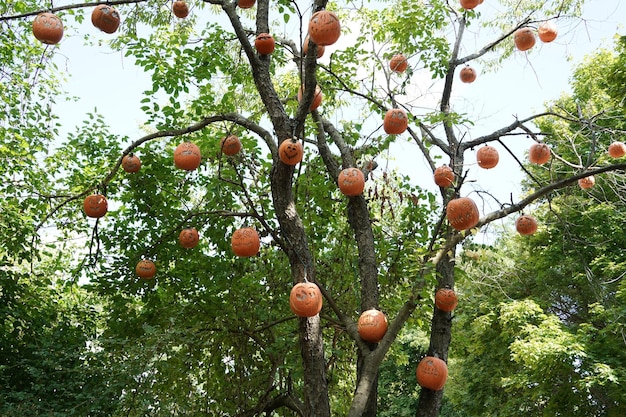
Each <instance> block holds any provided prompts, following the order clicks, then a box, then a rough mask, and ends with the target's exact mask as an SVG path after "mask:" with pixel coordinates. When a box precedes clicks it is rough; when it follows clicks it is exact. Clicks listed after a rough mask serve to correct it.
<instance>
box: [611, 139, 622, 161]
mask: <svg viewBox="0 0 626 417" xmlns="http://www.w3.org/2000/svg"><path fill="white" fill-rule="evenodd" d="M624 155H626V145H625V144H624V143H623V142H613V143H611V144H610V145H609V156H610V157H611V158H621V157H622V156H624Z"/></svg>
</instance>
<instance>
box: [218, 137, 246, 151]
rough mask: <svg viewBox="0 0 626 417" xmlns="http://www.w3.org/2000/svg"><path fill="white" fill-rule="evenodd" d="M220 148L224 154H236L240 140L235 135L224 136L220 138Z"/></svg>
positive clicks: (239, 148)
mask: <svg viewBox="0 0 626 417" xmlns="http://www.w3.org/2000/svg"><path fill="white" fill-rule="evenodd" d="M220 149H221V150H222V153H224V154H225V155H228V156H233V155H237V154H238V153H239V151H240V150H241V141H240V140H239V138H238V137H237V136H236V135H228V136H225V137H223V138H222V140H220Z"/></svg>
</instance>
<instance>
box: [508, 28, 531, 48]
mask: <svg viewBox="0 0 626 417" xmlns="http://www.w3.org/2000/svg"><path fill="white" fill-rule="evenodd" d="M513 41H514V42H515V46H516V47H517V49H519V50H520V51H527V50H529V49H530V48H532V47H533V46H535V42H536V40H535V34H534V33H533V31H532V29H530V28H521V29H518V30H517V31H516V32H515V35H514V36H513Z"/></svg>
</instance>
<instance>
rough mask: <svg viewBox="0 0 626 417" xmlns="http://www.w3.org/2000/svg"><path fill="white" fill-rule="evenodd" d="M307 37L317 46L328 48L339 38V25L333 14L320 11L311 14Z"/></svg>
mask: <svg viewBox="0 0 626 417" xmlns="http://www.w3.org/2000/svg"><path fill="white" fill-rule="evenodd" d="M309 36H310V37H311V40H312V41H313V42H315V43H316V44H317V45H321V46H328V45H332V44H333V43H335V42H337V39H339V36H341V23H340V22H339V18H338V17H337V15H336V14H334V13H333V12H329V11H328V10H320V11H319V12H315V13H313V15H312V16H311V20H310V21H309Z"/></svg>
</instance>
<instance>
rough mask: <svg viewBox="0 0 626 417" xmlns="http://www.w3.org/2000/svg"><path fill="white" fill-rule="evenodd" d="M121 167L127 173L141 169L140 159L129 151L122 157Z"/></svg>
mask: <svg viewBox="0 0 626 417" xmlns="http://www.w3.org/2000/svg"><path fill="white" fill-rule="evenodd" d="M122 169H123V170H124V171H126V172H128V173H131V174H133V173H135V172H138V171H139V170H140V169H141V160H140V159H139V158H138V157H137V155H135V154H132V153H129V154H128V155H124V157H123V158H122Z"/></svg>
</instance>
